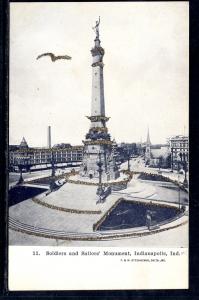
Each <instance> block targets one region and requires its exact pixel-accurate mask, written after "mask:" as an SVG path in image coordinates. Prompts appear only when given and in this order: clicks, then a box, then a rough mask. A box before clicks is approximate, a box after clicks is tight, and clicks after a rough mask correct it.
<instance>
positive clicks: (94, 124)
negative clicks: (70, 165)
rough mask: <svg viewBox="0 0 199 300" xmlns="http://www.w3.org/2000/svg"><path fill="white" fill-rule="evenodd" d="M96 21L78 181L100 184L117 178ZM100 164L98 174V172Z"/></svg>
mask: <svg viewBox="0 0 199 300" xmlns="http://www.w3.org/2000/svg"><path fill="white" fill-rule="evenodd" d="M99 24H100V18H99V20H98V21H96V25H95V27H93V29H94V31H95V34H96V37H95V40H94V43H95V44H94V47H93V48H92V49H91V54H92V57H93V62H92V101H91V116H88V117H87V118H88V119H89V120H90V122H91V123H90V129H89V132H88V133H87V134H86V139H85V140H84V141H83V144H84V153H83V162H82V166H81V169H80V175H81V176H82V177H88V178H90V179H92V178H99V177H100V178H102V179H103V181H108V180H115V179H117V178H118V177H119V176H120V173H119V170H118V167H117V166H116V163H115V158H114V157H115V156H114V147H113V144H114V143H113V141H112V140H111V136H110V134H109V133H108V128H107V126H106V123H107V121H108V120H109V118H108V117H106V115H105V100H104V78H103V67H104V64H103V56H104V53H105V52H104V49H103V48H102V47H101V45H100V39H99ZM99 164H100V170H99Z"/></svg>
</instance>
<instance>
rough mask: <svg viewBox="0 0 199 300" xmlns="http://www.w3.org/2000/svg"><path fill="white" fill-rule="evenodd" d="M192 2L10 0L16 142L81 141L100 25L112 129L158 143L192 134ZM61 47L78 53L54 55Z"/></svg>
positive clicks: (126, 138) (120, 137) (121, 136)
mask: <svg viewBox="0 0 199 300" xmlns="http://www.w3.org/2000/svg"><path fill="white" fill-rule="evenodd" d="M188 5H189V3H188V2H183V1H182V2H159V3H158V2H112V3H110V2H108V3H107V2H104V3H103V2H92V3H89V2H83V3H82V2H79V3H78V2H76V3H75V2H74V3H72V2H71V3H70V2H66V3H63V2H60V3H59V2H56V3H55V2H48V3H42V2H40V3H36V2H30V3H28V2H26V3H25V2H24V3H23V2H21V3H20V2H18V3H10V79H9V81H10V87H9V89H10V91H9V96H10V100H9V103H10V108H9V119H10V121H9V142H10V144H19V143H20V142H21V140H22V137H23V136H24V137H25V138H26V140H27V142H28V145H29V146H35V147H42V146H47V126H49V125H50V126H51V131H52V144H57V143H70V144H72V145H80V144H82V140H84V139H85V134H86V133H87V132H88V129H89V125H90V124H89V122H90V121H89V120H88V119H87V118H86V117H85V116H88V115H90V110H91V84H92V67H91V63H92V56H91V53H90V50H91V48H92V47H93V45H94V38H95V33H94V31H93V30H92V27H93V26H94V25H95V21H96V20H97V19H98V17H99V16H100V18H101V23H100V27H99V31H100V39H101V45H102V47H103V48H104V49H105V55H104V65H105V66H104V91H105V109H106V116H108V117H110V120H109V121H108V123H107V126H108V129H109V133H110V134H111V137H112V138H115V140H116V142H118V143H120V142H129V143H131V142H140V141H141V140H142V142H144V141H145V140H146V136H147V128H148V127H149V130H150V139H151V142H152V143H153V144H156V143H165V141H166V139H167V138H168V137H170V136H173V135H177V134H184V133H185V134H188V104H189V99H188V95H189V93H188V89H189V81H188V77H189V71H188V69H189V59H188V56H189V53H188V47H189V45H188V42H189V36H188V30H189V28H188V23H189V21H188V18H189V6H188ZM45 52H52V53H54V54H56V55H69V56H71V57H72V59H71V60H58V61H56V62H52V61H51V60H50V58H49V57H42V58H40V59H38V60H37V59H36V58H37V56H38V55H40V54H42V53H45Z"/></svg>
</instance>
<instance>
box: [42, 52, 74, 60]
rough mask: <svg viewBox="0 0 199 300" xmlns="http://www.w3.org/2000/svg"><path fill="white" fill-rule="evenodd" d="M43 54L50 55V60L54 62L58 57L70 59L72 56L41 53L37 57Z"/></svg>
mask: <svg viewBox="0 0 199 300" xmlns="http://www.w3.org/2000/svg"><path fill="white" fill-rule="evenodd" d="M43 56H50V58H51V60H52V61H53V62H54V61H56V60H58V59H71V58H72V57H70V56H68V55H58V56H55V55H54V54H53V53H43V54H41V55H39V56H37V59H39V58H41V57H43Z"/></svg>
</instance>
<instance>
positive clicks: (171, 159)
mask: <svg viewBox="0 0 199 300" xmlns="http://www.w3.org/2000/svg"><path fill="white" fill-rule="evenodd" d="M171 172H173V147H172V148H171Z"/></svg>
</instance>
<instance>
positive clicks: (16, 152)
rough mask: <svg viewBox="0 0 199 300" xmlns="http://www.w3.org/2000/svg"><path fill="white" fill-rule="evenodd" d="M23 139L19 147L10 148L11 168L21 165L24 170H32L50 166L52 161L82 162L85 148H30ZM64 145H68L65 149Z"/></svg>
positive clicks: (57, 162)
mask: <svg viewBox="0 0 199 300" xmlns="http://www.w3.org/2000/svg"><path fill="white" fill-rule="evenodd" d="M24 141H25V139H24V138H23V140H22V142H23V143H21V144H20V145H19V146H17V145H15V146H10V151H9V167H10V169H11V170H12V169H17V167H18V166H19V165H20V166H21V167H23V166H24V169H27V170H30V169H31V168H32V167H34V166H37V165H49V164H51V163H52V160H53V161H54V163H55V164H67V163H69V164H70V163H72V162H81V161H82V157H83V146H71V145H70V144H62V147H61V146H60V147H59V145H56V146H55V147H52V148H32V147H28V144H27V142H26V141H25V142H24ZM64 145H66V146H65V147H64Z"/></svg>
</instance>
